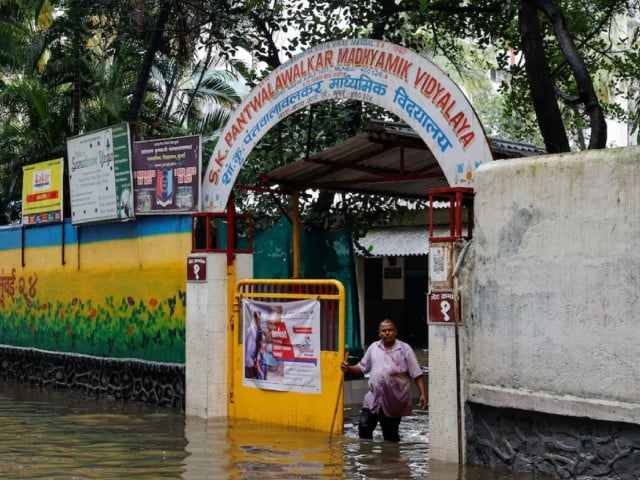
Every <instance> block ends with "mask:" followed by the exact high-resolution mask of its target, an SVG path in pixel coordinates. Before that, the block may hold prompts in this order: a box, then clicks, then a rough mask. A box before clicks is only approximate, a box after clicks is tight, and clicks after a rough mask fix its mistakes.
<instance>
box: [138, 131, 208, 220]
mask: <svg viewBox="0 0 640 480" xmlns="http://www.w3.org/2000/svg"><path fill="white" fill-rule="evenodd" d="M201 166H202V151H201V137H200V136H199V135H192V136H187V137H176V138H164V139H160V140H145V141H141V142H133V165H132V168H133V178H134V185H133V191H134V209H135V214H136V215H154V214H162V213H179V212H185V213H190V212H197V211H199V209H200V170H201Z"/></svg>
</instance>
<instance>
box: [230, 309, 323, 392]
mask: <svg viewBox="0 0 640 480" xmlns="http://www.w3.org/2000/svg"><path fill="white" fill-rule="evenodd" d="M242 323H243V338H242V340H243V347H244V348H243V357H244V358H243V363H244V376H243V383H242V384H243V385H244V386H249V387H255V388H262V389H266V390H277V391H287V392H303V393H320V378H321V375H320V372H321V370H320V302H319V301H318V300H317V299H311V300H298V301H293V302H262V301H256V300H250V299H243V300H242Z"/></svg>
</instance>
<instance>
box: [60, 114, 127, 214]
mask: <svg viewBox="0 0 640 480" xmlns="http://www.w3.org/2000/svg"><path fill="white" fill-rule="evenodd" d="M67 156H68V159H69V193H70V199H71V223H72V224H73V225H77V224H82V223H92V222H103V221H117V220H128V219H131V218H133V217H134V211H133V195H132V187H133V182H132V174H131V142H130V138H129V125H128V124H127V123H121V124H118V125H114V126H112V127H107V128H104V129H101V130H96V131H93V132H91V133H87V134H85V135H79V136H77V137H73V138H69V139H68V140H67Z"/></svg>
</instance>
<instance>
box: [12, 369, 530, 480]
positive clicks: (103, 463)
mask: <svg viewBox="0 0 640 480" xmlns="http://www.w3.org/2000/svg"><path fill="white" fill-rule="evenodd" d="M355 416H356V413H353V414H352V415H351V416H349V415H347V418H346V423H345V435H344V436H339V437H333V438H331V439H329V436H328V435H326V434H322V433H319V432H315V431H308V430H304V429H289V428H283V427H281V426H274V425H268V424H256V423H252V422H246V421H232V422H228V421H227V420H226V419H224V420H209V421H205V420H202V419H198V418H192V417H189V418H185V417H184V415H183V414H182V413H181V412H177V411H174V410H171V409H167V408H163V407H154V406H150V405H144V404H140V403H123V402H115V401H110V400H108V399H96V398H86V397H82V396H79V395H78V394H72V393H69V392H66V391H42V390H40V389H38V388H35V387H30V386H27V385H19V384H15V383H6V382H2V381H0V477H2V478H9V479H14V478H15V479H18V478H31V479H33V478H46V479H58V478H60V479H62V478H64V479H68V478H71V479H102V480H104V479H130V478H131V479H133V478H135V479H136V480H138V479H141V480H144V479H162V478H174V479H185V480H196V479H197V480H206V479H215V480H218V479H256V478H258V479H265V480H267V479H309V480H310V479H336V480H338V479H371V480H373V479H392V478H394V479H409V478H427V477H428V478H430V479H443V480H444V479H447V480H451V479H454V480H455V479H464V480H488V479H492V480H498V479H499V480H516V479H518V480H520V479H528V478H534V477H532V476H531V475H517V474H512V473H511V472H501V471H495V470H490V469H470V468H467V469H466V470H465V471H464V472H461V473H459V472H458V467H457V466H456V465H451V464H438V463H431V464H430V463H429V462H427V457H428V432H427V415H426V414H425V413H422V412H421V413H420V414H418V415H416V416H414V417H411V418H408V419H405V420H403V423H402V424H401V430H400V433H401V437H402V441H401V442H400V443H397V444H394V443H387V442H383V441H381V438H380V437H377V438H374V441H361V440H359V439H358V438H357V429H356V427H355V424H354V421H355V420H356V419H355V418H354V417H355ZM376 435H379V432H376ZM535 478H541V477H535Z"/></svg>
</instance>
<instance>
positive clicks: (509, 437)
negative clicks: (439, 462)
mask: <svg viewBox="0 0 640 480" xmlns="http://www.w3.org/2000/svg"><path fill="white" fill-rule="evenodd" d="M466 420H467V429H466V431H467V462H468V463H469V464H475V465H487V466H492V467H506V468H508V469H511V470H514V471H521V472H534V473H538V474H545V475H549V476H550V477H551V478H572V479H573V478H584V479H587V478H588V479H627V478H628V479H631V478H638V476H637V475H638V472H640V426H639V425H635V424H628V423H620V422H605V421H600V420H592V419H588V418H577V417H566V416H560V415H550V414H543V413H537V412H532V411H522V410H515V409H506V408H494V407H488V406H485V405H480V404H474V403H468V404H467V416H466Z"/></svg>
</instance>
